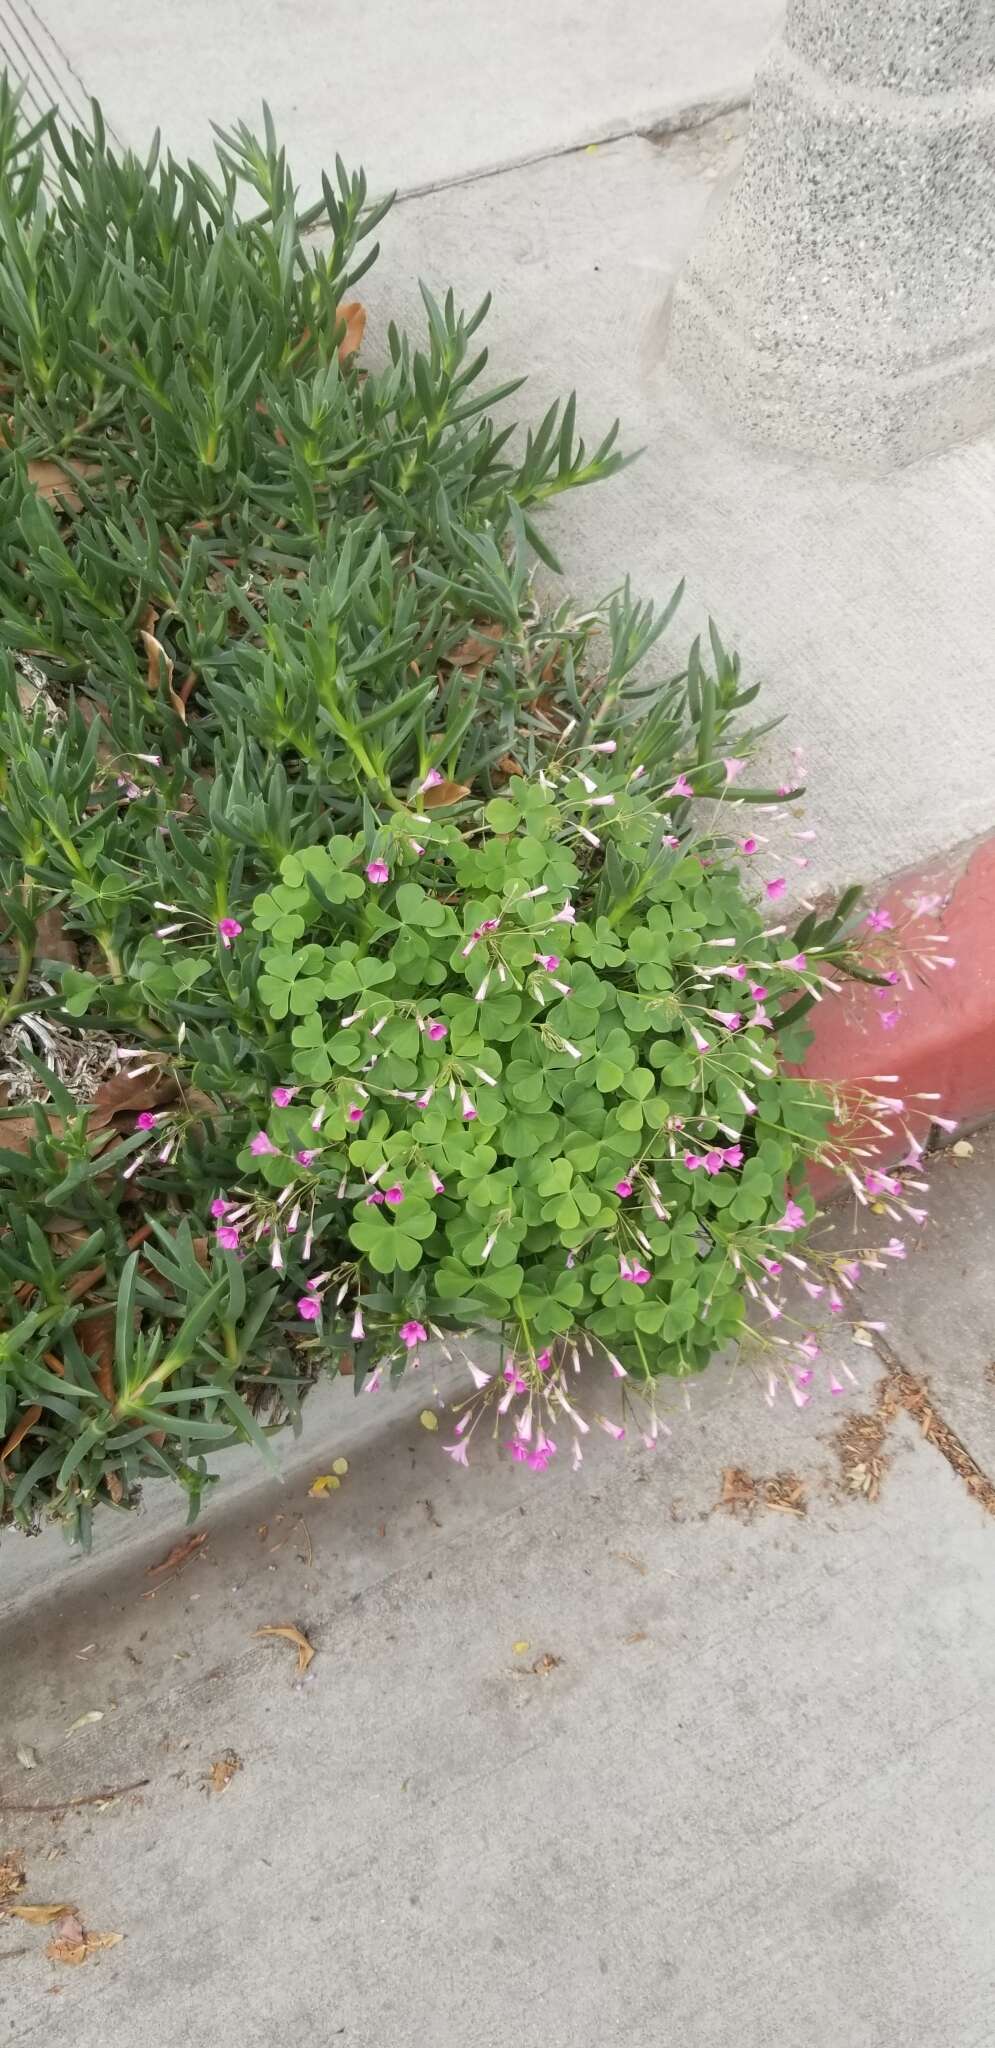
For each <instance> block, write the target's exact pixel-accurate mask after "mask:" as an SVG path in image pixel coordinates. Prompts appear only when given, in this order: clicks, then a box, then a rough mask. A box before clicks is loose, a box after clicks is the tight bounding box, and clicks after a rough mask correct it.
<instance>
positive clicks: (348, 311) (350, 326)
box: [337, 299, 366, 363]
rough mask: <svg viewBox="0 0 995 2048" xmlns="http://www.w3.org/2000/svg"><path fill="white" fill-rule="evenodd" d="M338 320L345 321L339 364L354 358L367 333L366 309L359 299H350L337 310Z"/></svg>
mask: <svg viewBox="0 0 995 2048" xmlns="http://www.w3.org/2000/svg"><path fill="white" fill-rule="evenodd" d="M337 318H338V319H339V320H344V321H345V333H344V335H343V336H342V340H341V341H340V342H339V362H340V363H344V362H345V360H346V357H347V356H354V355H355V353H356V350H357V349H358V347H359V344H360V342H361V341H362V339H363V335H364V334H365V332H366V307H365V306H362V305H360V302H359V300H358V299H350V300H349V301H348V303H347V304H346V305H344V306H339V307H338V308H337Z"/></svg>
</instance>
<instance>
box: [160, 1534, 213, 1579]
mask: <svg viewBox="0 0 995 2048" xmlns="http://www.w3.org/2000/svg"><path fill="white" fill-rule="evenodd" d="M207 1536H208V1532H207V1530H206V1529H198V1530H196V1531H195V1533H194V1534H193V1535H192V1536H185V1537H184V1538H183V1541H182V1543H174V1545H173V1548H172V1550H171V1551H170V1552H169V1555H168V1557H164V1558H163V1559H162V1561H161V1563H160V1564H150V1565H146V1567H145V1575H146V1577H147V1578H154V1577H155V1576H156V1574H157V1573H159V1572H170V1571H174V1570H175V1568H176V1566H177V1565H181V1564H186V1561H187V1558H188V1557H192V1556H193V1554H194V1551H195V1550H199V1549H200V1547H201V1545H202V1544H204V1543H206V1542H207Z"/></svg>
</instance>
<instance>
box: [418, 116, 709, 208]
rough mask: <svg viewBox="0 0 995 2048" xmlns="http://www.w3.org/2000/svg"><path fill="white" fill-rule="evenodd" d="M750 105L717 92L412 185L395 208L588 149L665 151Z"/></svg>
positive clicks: (551, 161) (555, 160) (578, 153)
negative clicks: (643, 118) (631, 146)
mask: <svg viewBox="0 0 995 2048" xmlns="http://www.w3.org/2000/svg"><path fill="white" fill-rule="evenodd" d="M749 104H750V94H749V93H748V92H739V93H718V94H716V95H715V97H714V98H713V99H709V100H696V101H694V102H692V104H691V105H690V106H687V107H677V108H675V110H674V112H673V113H672V114H662V115H661V117H660V119H659V120H658V121H650V122H648V123H642V124H641V125H639V126H638V127H635V128H634V127H631V126H628V125H626V124H625V123H622V122H620V123H619V124H618V126H617V127H613V128H608V129H606V130H605V131H604V132H603V133H598V134H597V135H588V136H585V137H584V139H583V141H580V142H564V143H561V144H560V145H559V146H558V147H557V148H556V149H537V150H533V151H532V152H531V153H530V154H526V155H522V156H513V157H508V158H507V159H506V160H505V161H503V162H502V163H499V164H488V165H487V166H486V167H485V169H483V170H476V171H461V172H459V174H458V175H457V176H455V177H452V178H435V179H429V181H428V182H427V183H426V184H424V185H409V186H406V187H405V189H404V190H403V191H397V192H396V193H395V194H394V204H395V206H404V205H406V203H407V201H408V200H409V199H425V198H427V197H429V196H430V195H431V194H432V193H435V192H450V191H453V190H455V189H458V188H459V187H460V186H463V185H482V184H484V183H485V182H486V181H487V180H488V179H490V178H503V177H505V176H506V175H507V174H508V173H509V172H510V171H527V170H531V169H532V168H533V167H534V166H537V165H540V164H549V163H557V162H558V161H559V160H560V159H561V158H562V157H569V156H583V155H584V153H585V151H586V150H589V149H603V148H606V147H607V146H608V144H609V143H612V142H649V143H651V144H652V145H653V146H654V148H657V149H666V148H668V147H669V145H670V144H672V143H674V142H676V141H678V140H679V139H680V137H681V136H683V135H693V134H697V133H698V132H699V131H700V130H701V129H703V128H708V127H710V126H711V123H712V122H713V121H721V120H724V119H725V118H726V117H727V116H728V115H730V114H738V113H742V111H743V109H744V108H745V107H748V106H749Z"/></svg>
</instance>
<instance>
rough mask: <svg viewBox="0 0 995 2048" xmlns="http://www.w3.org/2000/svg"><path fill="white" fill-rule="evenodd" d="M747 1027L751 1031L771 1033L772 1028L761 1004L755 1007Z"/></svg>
mask: <svg viewBox="0 0 995 2048" xmlns="http://www.w3.org/2000/svg"><path fill="white" fill-rule="evenodd" d="M749 1025H750V1030H751V1031H773V1029H774V1026H773V1025H772V1023H771V1021H770V1018H769V1016H768V1014H767V1011H766V1010H765V1009H764V1006H763V1004H762V1003H758V1004H757V1007H756V1009H755V1010H754V1012H753V1015H752V1017H751V1018H750V1020H749Z"/></svg>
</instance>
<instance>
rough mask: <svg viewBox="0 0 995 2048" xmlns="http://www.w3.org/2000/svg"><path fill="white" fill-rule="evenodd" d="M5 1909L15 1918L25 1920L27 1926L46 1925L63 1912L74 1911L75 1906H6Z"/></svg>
mask: <svg viewBox="0 0 995 2048" xmlns="http://www.w3.org/2000/svg"><path fill="white" fill-rule="evenodd" d="M7 1911H8V1912H9V1913H10V1914H11V1915H12V1916H13V1918H14V1919H15V1920H26V1921H27V1923H28V1926H29V1927H48V1926H49V1925H50V1924H51V1922H52V1921H53V1920H58V1919H59V1917H60V1915H61V1914H63V1913H75V1911H76V1908H75V1906H66V1905H61V1906H8V1908H7Z"/></svg>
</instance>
